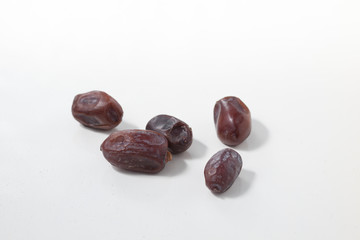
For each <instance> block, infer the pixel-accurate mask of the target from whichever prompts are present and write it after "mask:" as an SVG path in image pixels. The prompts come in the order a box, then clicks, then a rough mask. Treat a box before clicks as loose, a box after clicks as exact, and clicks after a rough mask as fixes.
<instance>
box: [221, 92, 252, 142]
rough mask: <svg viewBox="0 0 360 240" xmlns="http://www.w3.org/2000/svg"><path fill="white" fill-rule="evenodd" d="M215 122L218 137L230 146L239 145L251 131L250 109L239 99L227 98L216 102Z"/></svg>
mask: <svg viewBox="0 0 360 240" xmlns="http://www.w3.org/2000/svg"><path fill="white" fill-rule="evenodd" d="M214 122H215V128H216V132H217V136H218V137H219V139H220V140H221V142H223V143H224V144H226V145H228V146H237V145H239V144H240V143H242V142H243V141H244V140H245V139H246V138H247V137H248V136H249V134H250V131H251V114H250V111H249V108H248V107H247V106H246V105H245V103H243V102H242V101H241V100H240V99H239V98H237V97H225V98H222V99H220V100H219V101H217V102H216V104H215V107H214Z"/></svg>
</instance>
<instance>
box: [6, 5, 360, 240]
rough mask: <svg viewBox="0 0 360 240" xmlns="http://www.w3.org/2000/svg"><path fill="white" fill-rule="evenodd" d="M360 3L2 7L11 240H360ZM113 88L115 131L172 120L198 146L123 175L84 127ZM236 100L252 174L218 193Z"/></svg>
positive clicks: (100, 135) (101, 135)
mask: <svg viewBox="0 0 360 240" xmlns="http://www.w3.org/2000/svg"><path fill="white" fill-rule="evenodd" d="M359 10H360V3H359V1H355V0H354V1H350V0H332V1H329V0H326V1H325V0H305V1H287V0H282V1H281V0H275V1H266V0H258V1H199V0H195V1H194V0H191V1H165V0H164V1H153V0H146V1H79V0H75V1H74V0H71V1H70V0H68V1H56V2H55V1H39V0H36V1H2V2H1V3H0V102H1V115H0V146H1V152H0V239H7V240H8V239H11V240H13V239H156V240H159V239H181V240H184V239H240V238H241V239H267V240H269V239H274V240H275V239H276V240H277V239H302V240H303V239H327V240H338V239H347V240H349V239H360V206H359V203H360V187H359V184H360V150H359V143H360V137H359V136H360V127H359V123H360V110H359V104H360V94H359V79H360V72H359V66H360V47H359V43H360V33H359V32H360V31H359V29H360V17H359ZM94 89H99V90H104V91H106V92H108V93H109V94H110V95H112V96H113V97H114V98H116V99H117V100H118V101H119V102H120V104H121V105H122V107H123V109H124V111H125V114H124V122H123V123H122V124H121V125H120V126H119V127H118V128H117V129H125V128H144V126H145V124H146V123H147V121H148V120H149V119H150V118H152V117H153V116H155V115H157V114H160V113H166V114H170V115H174V116H176V117H178V118H180V119H182V120H184V121H186V122H187V123H188V124H189V125H191V127H192V128H193V131H194V138H195V141H194V144H193V146H192V147H191V148H190V149H189V151H188V152H187V153H184V154H182V155H180V156H174V160H173V161H172V162H170V163H168V164H167V166H166V168H165V169H164V170H163V171H162V172H161V173H160V174H158V175H154V176H152V175H142V174H130V173H129V174H128V173H124V172H118V171H116V170H114V169H113V168H112V167H111V166H110V165H109V164H108V163H107V162H106V161H105V159H104V158H103V156H102V154H101V152H100V151H99V146H100V144H101V143H102V141H103V140H104V139H105V138H106V136H107V134H108V133H105V132H99V131H93V130H89V129H86V128H84V127H82V126H80V125H79V124H78V123H77V122H76V121H75V120H74V119H73V118H72V116H71V112H70V107H71V103H72V99H73V97H74V96H75V95H76V94H77V93H81V92H86V91H90V90H94ZM228 95H236V96H238V97H240V98H241V99H242V100H243V101H244V102H245V103H246V104H247V105H248V106H249V108H250V110H251V112H252V116H253V132H252V133H251V136H250V137H249V139H248V140H247V141H246V142H245V143H243V144H242V145H240V146H239V147H237V148H235V149H236V150H238V152H239V153H240V154H241V155H242V157H243V161H244V168H243V171H242V172H241V174H240V177H239V179H238V180H237V181H236V182H235V184H234V185H233V187H232V188H231V189H230V190H229V191H228V192H226V193H225V194H223V195H220V196H215V195H213V194H211V193H210V191H209V190H208V189H207V188H206V187H205V184H204V177H203V168H204V166H205V164H206V162H207V160H208V159H209V158H210V157H211V156H212V155H213V154H214V153H215V152H217V151H218V150H220V149H222V148H224V147H225V146H224V145H223V144H221V142H220V141H219V140H218V139H217V137H216V134H215V130H214V126H213V118H212V110H213V106H214V103H215V101H216V100H218V99H220V98H222V97H224V96H228Z"/></svg>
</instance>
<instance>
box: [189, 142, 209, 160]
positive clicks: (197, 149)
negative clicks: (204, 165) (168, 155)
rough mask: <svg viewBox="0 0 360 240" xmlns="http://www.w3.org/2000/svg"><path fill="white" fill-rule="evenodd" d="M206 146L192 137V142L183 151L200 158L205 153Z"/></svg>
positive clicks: (192, 156)
mask: <svg viewBox="0 0 360 240" xmlns="http://www.w3.org/2000/svg"><path fill="white" fill-rule="evenodd" d="M206 150H207V147H206V146H205V144H203V143H202V142H200V141H199V140H196V139H193V143H192V144H191V146H190V148H189V149H188V150H187V151H186V152H185V153H190V155H191V158H201V157H203V156H204V155H205V154H206Z"/></svg>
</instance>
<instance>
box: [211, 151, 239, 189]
mask: <svg viewBox="0 0 360 240" xmlns="http://www.w3.org/2000/svg"><path fill="white" fill-rule="evenodd" d="M241 168H242V159H241V156H240V154H238V153H237V152H236V151H234V150H232V149H230V148H225V149H223V150H221V151H219V152H217V153H216V154H215V155H214V156H212V157H211V158H210V160H209V161H208V162H207V164H206V166H205V169H204V175H205V183H206V186H207V187H208V188H209V189H210V190H211V191H212V192H214V193H223V192H225V191H226V190H228V189H229V188H230V187H231V185H232V184H233V183H234V181H235V180H236V178H237V177H238V176H239V174H240V171H241Z"/></svg>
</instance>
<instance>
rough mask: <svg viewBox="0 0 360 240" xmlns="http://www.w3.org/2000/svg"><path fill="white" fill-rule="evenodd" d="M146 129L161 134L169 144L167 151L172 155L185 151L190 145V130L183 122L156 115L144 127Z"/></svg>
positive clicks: (170, 117)
mask: <svg viewBox="0 0 360 240" xmlns="http://www.w3.org/2000/svg"><path fill="white" fill-rule="evenodd" d="M146 129H148V130H153V131H156V132H159V133H161V134H163V135H164V136H165V137H166V138H167V140H168V142H169V151H170V152H171V153H173V154H177V153H181V152H184V151H186V150H187V149H188V148H189V147H190V146H191V144H192V138H193V135H192V130H191V128H190V127H189V125H187V124H186V123H185V122H183V121H181V120H179V119H177V118H175V117H172V116H169V115H164V114H162V115H158V116H156V117H154V118H152V119H151V120H150V121H149V122H148V124H147V125H146Z"/></svg>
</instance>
